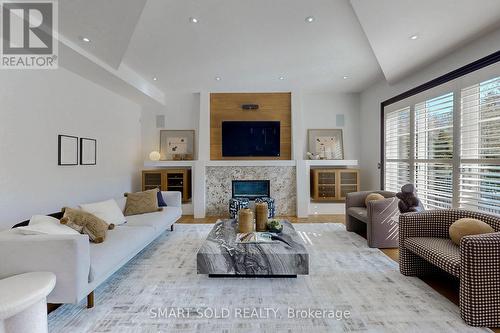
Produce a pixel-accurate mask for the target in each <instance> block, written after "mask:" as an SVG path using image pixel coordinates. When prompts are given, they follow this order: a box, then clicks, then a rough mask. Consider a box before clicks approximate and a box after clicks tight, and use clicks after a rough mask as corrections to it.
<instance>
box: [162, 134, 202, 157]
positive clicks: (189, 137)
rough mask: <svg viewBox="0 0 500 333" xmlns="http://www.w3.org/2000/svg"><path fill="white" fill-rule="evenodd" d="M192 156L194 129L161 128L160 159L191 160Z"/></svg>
mask: <svg viewBox="0 0 500 333" xmlns="http://www.w3.org/2000/svg"><path fill="white" fill-rule="evenodd" d="M193 157H194V130H161V131H160V160H162V161H175V160H192V159H193Z"/></svg>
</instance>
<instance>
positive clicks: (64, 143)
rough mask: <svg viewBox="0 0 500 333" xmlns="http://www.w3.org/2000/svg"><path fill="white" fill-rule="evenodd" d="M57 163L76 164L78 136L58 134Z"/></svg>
mask: <svg viewBox="0 0 500 333" xmlns="http://www.w3.org/2000/svg"><path fill="white" fill-rule="evenodd" d="M57 150H58V161H57V164H58V165H78V138H77V137H76V136H70V135H59V136H58V148H57Z"/></svg>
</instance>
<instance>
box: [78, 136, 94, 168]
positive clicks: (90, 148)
mask: <svg viewBox="0 0 500 333" xmlns="http://www.w3.org/2000/svg"><path fill="white" fill-rule="evenodd" d="M80 164H81V165H96V164H97V140H95V139H89V138H80Z"/></svg>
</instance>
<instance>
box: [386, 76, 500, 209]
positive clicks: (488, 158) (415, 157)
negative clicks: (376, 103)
mask: <svg viewBox="0 0 500 333" xmlns="http://www.w3.org/2000/svg"><path fill="white" fill-rule="evenodd" d="M499 68H500V67H499ZM484 76H486V75H483V77H484ZM478 77H479V76H477V77H476V76H474V77H470V78H467V79H461V80H457V81H453V82H451V83H450V84H447V85H443V86H439V87H437V88H435V89H434V91H431V90H430V91H424V92H423V93H420V94H417V95H413V96H411V97H409V98H406V99H404V100H401V101H399V102H397V104H394V105H393V106H391V108H392V109H388V108H387V106H386V107H385V108H384V132H385V136H384V153H385V156H384V184H385V189H387V190H388V191H399V190H400V188H401V186H402V185H404V184H406V183H414V184H415V186H416V189H417V194H418V196H419V197H420V199H421V201H422V203H423V204H424V206H425V207H426V208H427V209H443V208H452V207H454V208H463V209H469V210H478V211H483V212H486V213H491V214H497V215H500V77H496V78H493V79H488V80H484V79H483V80H480V79H478ZM490 77H491V76H490ZM476 80H477V81H476ZM478 81H482V82H480V83H476V84H472V85H471V83H474V82H478ZM467 82H468V84H467ZM394 109H396V110H394Z"/></svg>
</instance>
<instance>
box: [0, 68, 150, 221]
mask: <svg viewBox="0 0 500 333" xmlns="http://www.w3.org/2000/svg"><path fill="white" fill-rule="evenodd" d="M0 108H1V109H0V189H1V190H0V229H2V228H8V227H10V226H12V225H14V224H16V223H17V222H20V221H21V220H24V219H28V218H29V217H30V216H31V215H33V214H47V213H53V212H57V211H59V210H60V209H61V207H63V206H66V205H68V206H70V205H75V204H78V203H82V202H92V201H97V200H102V199H106V198H110V197H119V196H121V195H123V193H124V192H126V191H131V190H138V189H139V187H140V177H139V168H140V165H141V162H142V159H141V156H140V151H141V133H140V107H139V106H138V105H136V104H134V103H132V102H130V101H129V100H126V99H124V98H123V97H120V96H118V95H116V94H114V93H112V92H109V91H108V90H105V89H103V88H102V87H100V86H97V85H95V84H94V83H91V82H90V81H87V80H85V79H82V78H81V77H79V76H77V75H75V74H73V73H71V72H69V71H67V70H65V69H58V70H16V71H7V70H4V71H1V74H0ZM58 134H67V135H74V136H78V137H89V138H95V139H97V165H96V166H58V165H57V137H58Z"/></svg>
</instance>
